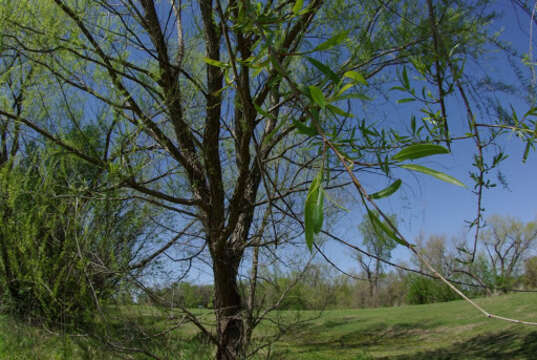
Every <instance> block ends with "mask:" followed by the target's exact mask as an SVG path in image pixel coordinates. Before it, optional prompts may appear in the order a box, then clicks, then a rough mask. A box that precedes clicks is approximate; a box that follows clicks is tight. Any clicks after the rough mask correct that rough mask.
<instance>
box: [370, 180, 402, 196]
mask: <svg viewBox="0 0 537 360" xmlns="http://www.w3.org/2000/svg"><path fill="white" fill-rule="evenodd" d="M401 184H402V181H401V179H397V180H395V181H394V182H393V184H391V185H390V186H388V187H387V188H385V189H383V190H380V191H378V192H376V193H374V194H371V195H369V197H370V198H371V199H381V198H383V197H386V196H390V195H391V194H393V193H394V192H396V191H397V190H399V188H400V187H401Z"/></svg>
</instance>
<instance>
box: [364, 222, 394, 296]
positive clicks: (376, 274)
mask: <svg viewBox="0 0 537 360" xmlns="http://www.w3.org/2000/svg"><path fill="white" fill-rule="evenodd" d="M390 221H391V222H392V223H393V224H396V218H395V215H392V216H390ZM358 229H359V231H360V233H361V234H362V244H363V245H364V248H365V249H366V250H367V252H368V253H370V254H373V255H374V257H371V256H366V255H363V254H357V259H358V263H359V264H360V267H361V268H362V271H363V272H364V273H365V275H366V276H367V281H368V283H369V298H370V299H371V301H372V302H373V303H372V304H373V305H377V299H376V298H377V291H378V287H379V279H380V278H381V276H382V274H383V264H382V261H381V259H386V260H389V259H390V258H391V252H392V250H393V249H395V247H396V246H397V242H396V241H395V240H394V239H392V238H391V237H389V236H388V234H386V233H385V232H384V231H383V230H382V229H381V228H379V227H378V226H377V225H376V224H375V222H374V221H373V220H372V219H371V217H369V216H366V217H364V219H363V220H362V222H361V223H360V225H359V226H358Z"/></svg>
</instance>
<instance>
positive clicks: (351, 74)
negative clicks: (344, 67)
mask: <svg viewBox="0 0 537 360" xmlns="http://www.w3.org/2000/svg"><path fill="white" fill-rule="evenodd" d="M343 76H345V77H348V78H349V79H352V80H354V83H360V84H363V85H367V81H366V80H365V78H364V76H363V75H362V74H360V73H359V72H357V71H347V72H346V73H345V74H343Z"/></svg>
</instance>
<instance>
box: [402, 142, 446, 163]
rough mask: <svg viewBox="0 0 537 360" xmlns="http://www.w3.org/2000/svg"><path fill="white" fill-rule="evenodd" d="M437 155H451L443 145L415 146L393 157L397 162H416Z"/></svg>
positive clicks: (408, 147)
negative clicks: (415, 160)
mask: <svg viewBox="0 0 537 360" xmlns="http://www.w3.org/2000/svg"><path fill="white" fill-rule="evenodd" d="M436 154H449V150H448V149H446V148H445V147H443V146H441V145H435V144H415V145H410V146H407V147H406V148H404V149H403V150H401V151H399V152H398V153H397V154H395V155H394V156H393V157H392V160H395V161H404V160H414V159H419V158H422V157H426V156H431V155H436Z"/></svg>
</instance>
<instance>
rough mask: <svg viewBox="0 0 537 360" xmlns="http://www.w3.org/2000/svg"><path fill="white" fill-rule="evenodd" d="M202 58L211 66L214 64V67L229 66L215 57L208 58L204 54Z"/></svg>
mask: <svg viewBox="0 0 537 360" xmlns="http://www.w3.org/2000/svg"><path fill="white" fill-rule="evenodd" d="M202 59H203V61H204V62H206V63H207V64H209V65H212V66H216V67H219V68H227V67H229V64H226V63H223V62H221V61H218V60H215V59H211V58H208V57H206V56H204V57H203V58H202Z"/></svg>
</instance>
